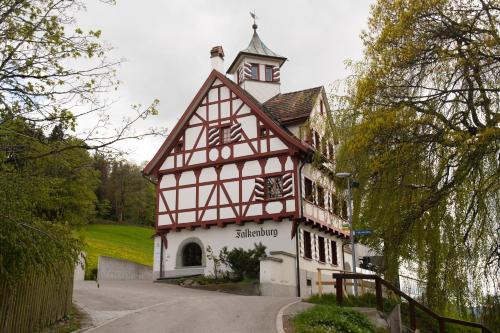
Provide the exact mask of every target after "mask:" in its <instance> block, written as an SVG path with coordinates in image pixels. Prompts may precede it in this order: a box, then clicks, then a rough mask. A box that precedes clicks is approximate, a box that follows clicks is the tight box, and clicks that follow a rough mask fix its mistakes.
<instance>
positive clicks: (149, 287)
mask: <svg viewBox="0 0 500 333" xmlns="http://www.w3.org/2000/svg"><path fill="white" fill-rule="evenodd" d="M73 297H74V300H75V302H76V304H77V305H79V306H80V307H81V308H83V310H84V311H85V312H87V313H88V314H89V316H90V318H91V320H92V327H91V328H89V329H88V330H86V332H95V333H97V332H119V333H126V332H162V333H169V332H172V333H192V332H203V333H211V332H214V333H226V332H227V333H247V332H248V333H256V332H258V333H276V315H277V314H278V311H279V309H280V308H281V307H283V306H284V305H286V304H288V303H291V302H294V301H295V300H296V299H295V298H282V297H265V296H238V295H230V294H226V293H220V292H213V291H204V290H196V289H188V288H183V287H179V286H174V285H169V284H164V283H153V282H148V281H105V282H103V283H101V284H100V287H99V288H97V284H96V283H95V282H93V281H80V282H75V289H74V295H73Z"/></svg>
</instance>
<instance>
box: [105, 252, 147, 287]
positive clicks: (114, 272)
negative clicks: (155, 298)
mask: <svg viewBox="0 0 500 333" xmlns="http://www.w3.org/2000/svg"><path fill="white" fill-rule="evenodd" d="M97 269H98V271H97V280H98V281H104V280H148V281H153V267H151V266H146V265H141V264H138V263H135V262H133V261H129V260H124V259H117V258H112V257H106V256H99V260H98V264H97Z"/></svg>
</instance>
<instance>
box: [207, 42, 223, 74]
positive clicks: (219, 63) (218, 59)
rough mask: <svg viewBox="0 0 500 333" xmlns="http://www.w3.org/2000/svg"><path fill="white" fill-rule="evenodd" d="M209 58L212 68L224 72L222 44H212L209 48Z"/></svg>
mask: <svg viewBox="0 0 500 333" xmlns="http://www.w3.org/2000/svg"><path fill="white" fill-rule="evenodd" d="M210 60H211V61H212V69H215V70H217V71H219V72H221V73H224V50H223V49H222V46H214V47H212V49H211V50H210Z"/></svg>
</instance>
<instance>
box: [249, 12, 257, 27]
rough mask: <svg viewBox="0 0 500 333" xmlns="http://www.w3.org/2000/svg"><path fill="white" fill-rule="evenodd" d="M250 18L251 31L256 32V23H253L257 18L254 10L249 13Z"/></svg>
mask: <svg viewBox="0 0 500 333" xmlns="http://www.w3.org/2000/svg"><path fill="white" fill-rule="evenodd" d="M250 16H251V17H252V18H253V24H252V29H253V30H254V31H257V23H256V22H255V20H256V19H258V17H257V15H255V9H254V10H253V13H252V12H250Z"/></svg>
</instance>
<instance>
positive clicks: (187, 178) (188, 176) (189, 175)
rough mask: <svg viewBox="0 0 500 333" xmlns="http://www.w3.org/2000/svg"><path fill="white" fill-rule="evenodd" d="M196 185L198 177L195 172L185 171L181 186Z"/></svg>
mask: <svg viewBox="0 0 500 333" xmlns="http://www.w3.org/2000/svg"><path fill="white" fill-rule="evenodd" d="M194 183H196V177H195V175H194V172H193V171H184V172H183V173H182V174H181V178H180V179H179V185H189V184H194Z"/></svg>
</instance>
